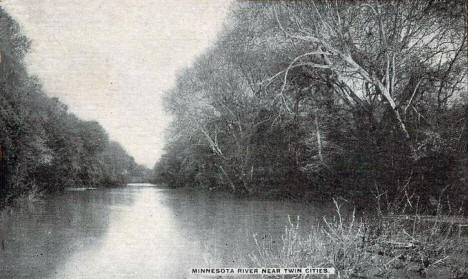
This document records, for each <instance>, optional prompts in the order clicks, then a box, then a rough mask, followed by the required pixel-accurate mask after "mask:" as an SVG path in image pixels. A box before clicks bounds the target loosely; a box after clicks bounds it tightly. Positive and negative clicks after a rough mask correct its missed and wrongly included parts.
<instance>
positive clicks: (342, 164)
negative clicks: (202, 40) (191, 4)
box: [154, 0, 468, 202]
mask: <svg viewBox="0 0 468 279" xmlns="http://www.w3.org/2000/svg"><path fill="white" fill-rule="evenodd" d="M465 16H466V9H465V7H464V4H463V1H449V0H447V1H410V0H407V1H274V2H271V1H241V2H237V3H234V4H233V5H232V7H231V10H230V14H229V18H228V21H227V23H226V25H225V29H224V31H223V32H222V33H221V34H220V35H219V38H218V40H217V42H216V43H215V45H214V46H213V47H212V48H211V49H209V51H207V52H206V53H205V54H203V55H202V56H200V57H199V58H198V59H197V60H196V61H195V62H194V63H193V65H192V66H190V67H188V68H186V69H184V70H182V71H181V72H180V73H179V74H178V77H177V82H176V85H175V86H174V88H173V89H171V90H170V91H168V92H167V93H166V96H165V105H166V108H167V110H168V111H169V112H170V113H171V114H172V116H173V119H174V120H173V122H172V125H171V128H170V129H169V137H168V144H167V146H166V153H165V154H164V155H163V156H162V158H161V159H160V161H159V162H158V163H157V164H156V166H155V168H154V172H155V178H154V180H155V181H157V182H164V183H167V184H169V185H171V186H174V187H176V186H184V185H189V186H193V187H201V188H209V189H222V190H230V191H233V192H236V193H244V194H266V195H269V196H292V197H306V198H307V197H308V196H312V195H314V194H318V193H320V194H321V195H322V196H323V195H325V193H328V195H343V196H347V197H349V196H355V197H361V196H368V195H372V196H374V197H375V196H379V195H381V194H385V196H386V197H390V198H392V197H396V196H400V195H401V194H402V193H405V195H406V196H407V197H408V202H409V200H410V198H413V197H419V198H421V199H422V200H423V201H430V200H431V199H434V198H437V197H438V196H439V195H440V194H441V193H442V194H443V195H447V194H449V195H452V197H451V198H457V199H458V200H460V198H461V199H465V200H466V198H467V197H466V196H463V195H459V194H461V193H466V191H465V190H466V188H464V187H465V184H466V181H467V180H466V179H467V178H466V173H467V171H466V165H467V163H466V158H467V150H466V148H467V147H466V146H467V128H466V125H467V121H468V120H467V119H468V118H467V105H466V102H467V100H466V99H467V98H466V63H467V61H466V57H467V48H466V31H465Z"/></svg>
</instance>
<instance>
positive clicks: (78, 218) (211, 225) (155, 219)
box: [0, 184, 329, 278]
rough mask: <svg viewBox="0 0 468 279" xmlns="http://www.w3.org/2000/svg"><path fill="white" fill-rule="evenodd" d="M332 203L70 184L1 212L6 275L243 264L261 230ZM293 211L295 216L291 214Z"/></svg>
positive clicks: (274, 231) (278, 229)
mask: <svg viewBox="0 0 468 279" xmlns="http://www.w3.org/2000/svg"><path fill="white" fill-rule="evenodd" d="M328 213H329V209H328V210H327V209H325V208H323V207H322V208H319V207H312V206H305V205H304V204H300V203H293V202H281V201H266V200H258V199H248V200H246V199H237V198H234V197H230V196H226V195H220V194H213V193H200V192H195V191H191V190H186V189H167V188H162V187H157V186H154V185H148V184H133V185H129V186H128V187H122V188H113V189H97V190H88V191H68V192H65V193H64V194H62V195H58V196H53V197H48V198H47V199H46V200H45V201H43V202H40V203H35V204H33V205H30V206H28V207H21V208H15V209H10V210H8V211H4V212H2V213H1V216H0V221H1V223H0V241H1V245H0V278H188V277H190V276H189V271H190V269H191V268H204V267H243V266H245V265H246V264H247V262H248V256H249V255H251V254H252V253H254V252H255V243H254V237H253V236H254V234H256V235H257V238H263V237H270V238H272V239H274V240H278V241H279V240H280V237H281V235H282V233H283V231H284V228H285V226H287V225H288V223H289V221H288V218H289V219H291V220H293V221H295V220H296V218H297V216H300V220H301V221H300V222H301V226H302V228H304V230H307V229H308V228H310V226H312V224H314V223H315V222H316V221H317V219H318V218H321V216H323V215H324V214H328ZM288 216H289V217H288Z"/></svg>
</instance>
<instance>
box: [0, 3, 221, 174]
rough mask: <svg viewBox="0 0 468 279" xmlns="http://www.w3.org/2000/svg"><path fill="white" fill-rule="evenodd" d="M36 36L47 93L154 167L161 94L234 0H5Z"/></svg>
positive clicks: (32, 64) (30, 59)
mask: <svg viewBox="0 0 468 279" xmlns="http://www.w3.org/2000/svg"><path fill="white" fill-rule="evenodd" d="M1 5H2V6H3V7H4V8H6V9H7V11H8V12H9V13H10V15H11V16H13V18H15V19H16V20H17V21H18V22H19V23H20V25H21V26H22V28H23V32H24V33H25V34H26V36H27V37H28V38H29V39H30V40H31V41H32V48H31V51H30V53H29V54H28V56H27V58H26V64H27V66H28V69H29V71H30V73H31V74H34V75H37V76H38V77H39V78H40V80H41V81H42V84H43V88H44V91H45V93H46V94H48V95H49V96H51V97H58V98H59V99H60V100H61V101H62V102H64V103H65V104H67V105H68V107H69V110H70V111H71V112H73V113H75V114H76V115H78V116H79V117H80V118H82V119H84V120H97V121H98V122H99V123H101V125H102V126H103V127H104V128H105V129H106V130H107V132H108V133H109V136H110V138H111V139H112V140H116V141H118V142H120V143H121V144H122V146H123V147H124V148H125V149H126V150H127V151H128V152H129V154H130V155H131V156H133V157H134V158H135V160H136V161H137V163H140V164H143V165H145V166H147V167H150V168H151V167H153V165H154V163H155V162H156V161H157V159H158V158H159V157H160V155H161V154H162V148H163V146H164V130H165V128H166V127H167V125H168V121H169V116H168V115H166V114H165V112H164V109H163V107H162V102H161V101H162V98H161V96H162V94H163V92H164V91H166V90H168V89H169V88H171V87H172V86H173V85H174V82H175V74H176V72H177V70H178V69H180V68H182V67H185V66H188V65H190V63H191V62H192V61H193V60H194V59H195V57H197V56H198V55H200V54H201V53H202V52H203V51H204V50H206V48H207V47H209V46H210V45H211V44H212V43H213V42H214V40H215V38H216V34H217V33H218V32H219V31H220V30H221V28H222V25H223V21H224V19H225V17H226V13H227V9H228V6H229V2H228V0H138V1H135V0H3V1H2V2H1Z"/></svg>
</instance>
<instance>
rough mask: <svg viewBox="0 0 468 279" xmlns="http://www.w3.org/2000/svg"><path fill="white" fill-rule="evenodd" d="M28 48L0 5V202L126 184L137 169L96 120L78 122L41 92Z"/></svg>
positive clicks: (58, 103)
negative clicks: (34, 193) (33, 194)
mask: <svg viewBox="0 0 468 279" xmlns="http://www.w3.org/2000/svg"><path fill="white" fill-rule="evenodd" d="M29 46H30V42H29V41H28V39H27V38H26V37H25V36H23V35H22V34H21V30H20V27H19V26H18V24H17V23H16V22H15V21H14V20H13V19H12V18H11V17H10V16H9V15H8V14H7V13H6V12H5V11H4V10H3V9H0V54H1V63H0V150H1V153H2V164H3V167H2V185H1V188H2V189H1V191H0V206H2V205H4V204H6V203H8V202H9V201H11V200H13V199H14V198H16V197H19V196H21V195H24V194H27V193H30V192H31V191H37V192H42V191H46V192H55V191H61V190H63V189H64V188H65V187H71V186H75V187H76V186H98V185H119V184H123V183H126V181H127V180H128V179H129V177H131V176H132V175H133V174H134V173H133V172H134V170H136V169H138V168H141V167H140V166H138V165H137V164H136V163H135V161H134V160H133V158H132V157H130V156H129V155H128V154H127V153H126V151H125V150H124V149H123V148H122V147H121V146H120V145H119V144H118V143H116V142H113V141H110V140H109V137H108V135H107V133H106V132H105V131H104V129H103V128H102V127H101V126H100V125H99V123H97V122H95V121H83V120H80V119H79V118H77V117H76V116H75V115H73V114H72V113H70V112H68V111H67V106H66V105H64V104H63V103H61V102H60V101H59V100H58V99H57V98H49V97H48V96H46V95H45V93H44V91H43V90H42V88H41V84H40V81H39V80H38V79H37V78H36V77H34V76H31V75H29V74H28V72H27V69H26V68H25V65H24V64H23V59H24V57H25V55H26V53H27V51H28V49H29Z"/></svg>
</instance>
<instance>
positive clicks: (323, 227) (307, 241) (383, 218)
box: [249, 201, 468, 278]
mask: <svg viewBox="0 0 468 279" xmlns="http://www.w3.org/2000/svg"><path fill="white" fill-rule="evenodd" d="M335 206H336V214H335V215H334V217H333V218H323V220H322V221H321V222H319V223H318V224H317V225H315V226H314V227H313V228H312V229H311V231H308V233H303V230H301V229H300V220H299V219H298V220H294V221H291V220H290V224H289V225H288V226H287V227H286V228H285V230H284V233H283V235H282V238H281V241H280V242H279V243H277V242H275V241H274V240H271V239H268V238H263V239H257V238H255V243H256V249H255V251H254V252H252V253H251V254H250V255H249V259H250V261H251V264H252V265H253V266H257V267H258V266H263V267H264V266H268V267H334V268H335V269H336V271H337V275H336V278H419V277H429V278H466V276H468V263H467V257H466V253H467V250H468V249H467V242H466V241H467V238H466V234H465V235H463V226H462V225H461V224H460V222H461V221H462V220H464V219H463V218H462V216H459V215H456V214H452V215H451V216H447V215H443V214H442V212H439V213H438V214H437V215H436V216H432V217H431V218H428V217H425V216H422V215H419V214H414V215H411V216H410V215H404V216H402V215H395V214H393V215H392V214H389V215H383V214H376V215H370V216H367V217H359V218H357V217H356V214H355V212H353V213H352V214H348V216H344V215H343V214H342V210H341V208H340V204H339V203H337V202H336V201H335ZM465 229H466V228H465ZM301 231H302V233H301ZM464 276H465V277H464ZM269 278H275V277H269ZM277 278H282V277H277ZM298 278H299V277H298ZM300 278H305V277H300ZM314 278H318V277H317V276H314Z"/></svg>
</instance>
